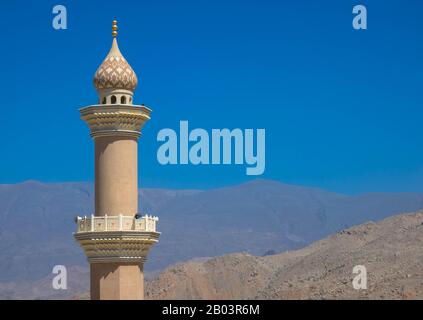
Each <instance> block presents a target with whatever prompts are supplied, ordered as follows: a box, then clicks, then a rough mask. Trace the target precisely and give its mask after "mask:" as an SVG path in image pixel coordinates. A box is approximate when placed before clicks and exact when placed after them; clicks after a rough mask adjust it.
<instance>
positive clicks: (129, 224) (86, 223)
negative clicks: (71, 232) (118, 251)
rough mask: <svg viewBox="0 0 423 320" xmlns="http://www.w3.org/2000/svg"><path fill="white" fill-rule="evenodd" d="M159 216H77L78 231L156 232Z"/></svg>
mask: <svg viewBox="0 0 423 320" xmlns="http://www.w3.org/2000/svg"><path fill="white" fill-rule="evenodd" d="M157 221H159V218H158V217H153V216H150V215H145V216H143V217H141V218H139V219H135V217H133V216H124V215H118V216H108V215H104V216H98V217H96V216H94V215H91V217H87V216H84V217H79V216H78V217H77V222H76V223H77V233H80V232H102V231H144V232H156V224H157Z"/></svg>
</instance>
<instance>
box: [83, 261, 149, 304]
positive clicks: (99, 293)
mask: <svg viewBox="0 0 423 320" xmlns="http://www.w3.org/2000/svg"><path fill="white" fill-rule="evenodd" d="M90 272H91V300H143V299H144V271H143V265H142V264H139V263H121V262H118V263H91V264H90Z"/></svg>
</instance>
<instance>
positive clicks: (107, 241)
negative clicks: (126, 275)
mask: <svg viewBox="0 0 423 320" xmlns="http://www.w3.org/2000/svg"><path fill="white" fill-rule="evenodd" d="M74 236H75V239H76V240H77V241H78V242H79V244H80V245H81V247H82V248H83V249H84V252H85V255H86V256H87V258H88V261H89V262H90V263H92V262H102V263H104V262H137V263H144V262H145V261H146V259H147V255H148V252H149V250H150V247H151V246H152V245H153V244H155V243H157V242H158V239H159V236H160V233H158V232H131V231H108V232H81V233H76V234H75V235H74Z"/></svg>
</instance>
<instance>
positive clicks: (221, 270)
mask: <svg viewBox="0 0 423 320" xmlns="http://www.w3.org/2000/svg"><path fill="white" fill-rule="evenodd" d="M356 265H364V266H365V267H366V269H367V278H368V284H367V290H356V289H354V288H353V285H352V281H353V278H354V277H355V276H356V274H353V268H354V266H356ZM146 298H147V299H423V212H420V213H414V214H405V215H399V216H394V217H391V218H387V219H385V220H383V221H380V222H378V223H374V222H368V223H365V224H362V225H360V226H357V227H352V228H349V229H346V230H343V231H341V232H338V233H336V234H334V235H332V236H329V237H328V238H325V239H323V240H320V241H318V242H315V243H313V244H312V245H310V246H308V247H306V248H303V249H300V250H297V251H289V252H285V253H281V254H277V255H268V256H264V257H258V256H252V255H250V254H247V253H236V254H230V255H225V256H220V257H216V258H212V259H209V260H207V261H200V262H199V261H191V262H186V263H181V264H177V265H175V266H172V267H170V268H168V269H166V270H165V271H164V272H163V273H162V274H160V275H159V276H158V277H157V278H155V279H153V280H151V281H149V282H147V285H146Z"/></svg>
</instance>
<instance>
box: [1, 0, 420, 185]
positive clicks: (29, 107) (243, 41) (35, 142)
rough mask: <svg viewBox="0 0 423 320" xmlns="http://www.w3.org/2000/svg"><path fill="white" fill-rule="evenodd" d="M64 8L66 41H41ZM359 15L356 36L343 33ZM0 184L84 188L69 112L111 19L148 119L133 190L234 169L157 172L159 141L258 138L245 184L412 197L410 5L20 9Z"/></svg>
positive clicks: (231, 180)
mask: <svg viewBox="0 0 423 320" xmlns="http://www.w3.org/2000/svg"><path fill="white" fill-rule="evenodd" d="M56 4H63V5H65V6H66V7H67V9H68V30H63V31H57V30H54V29H53V28H52V26H51V22H52V19H53V14H52V8H53V6H54V5H56ZM356 4H365V5H366V6H367V9H368V30H366V31H356V30H353V28H352V25H351V22H352V18H353V15H352V7H353V5H356ZM2 8H3V10H2V11H3V12H4V13H5V14H4V15H3V16H2V19H0V20H1V22H0V27H1V30H2V49H1V52H0V57H1V59H2V61H3V64H2V67H1V69H2V73H1V77H0V88H1V89H0V90H1V96H2V103H1V116H0V117H1V119H2V121H1V122H2V143H1V149H2V154H1V157H0V183H16V182H20V181H24V180H29V179H31V180H32V179H35V180H41V181H46V182H53V181H92V180H93V144H92V141H91V138H90V137H89V134H88V129H87V127H86V125H85V124H84V123H83V122H82V120H80V118H79V113H78V108H80V107H83V106H87V105H90V104H94V103H96V101H97V96H96V92H95V90H94V88H93V85H92V77H93V74H94V72H95V70H96V69H97V67H98V65H99V64H100V63H101V61H102V60H103V58H104V57H105V55H106V54H107V52H108V50H109V48H110V44H111V36H110V26H111V21H112V20H113V19H115V18H116V19H118V20H119V37H118V40H119V45H120V49H121V51H122V52H123V54H124V55H125V57H126V58H127V60H128V61H129V62H130V63H131V65H132V67H133V68H134V70H135V71H136V72H137V74H138V77H139V78H140V84H139V87H138V89H137V92H136V96H135V102H138V103H145V104H146V105H148V106H149V107H151V108H152V109H153V114H152V116H153V118H152V120H151V121H150V122H149V123H148V124H147V125H146V126H145V128H144V132H143V137H142V138H141V141H140V153H139V154H140V163H139V166H140V185H141V186H148V187H169V188H210V187H216V186H224V185H231V184H237V183H241V182H244V181H248V180H250V179H252V177H248V176H246V175H245V167H243V166H235V165H232V166H223V165H220V166H211V165H209V166H193V165H188V166H182V165H178V166H162V165H160V164H159V163H158V162H157V159H156V153H157V149H158V147H159V145H160V144H159V142H157V140H156V136H157V133H158V131H159V130H161V129H163V128H173V129H175V130H176V129H178V124H179V121H180V120H188V121H189V123H190V126H191V128H197V127H200V128H204V129H207V130H211V129H212V128H242V129H245V128H264V129H266V171H265V173H264V175H263V176H261V178H266V179H274V180H279V181H282V182H286V183H291V184H303V185H311V186H317V187H321V188H325V189H329V190H333V191H338V192H345V193H361V192H369V191H420V192H421V191H423V148H422V146H423V135H422V132H421V130H422V129H421V128H422V126H421V123H422V119H423V97H422V91H423V90H422V80H421V79H422V76H423V59H422V58H423V47H422V35H423V19H421V13H422V9H423V3H422V2H421V1H401V2H398V1H392V0H384V1H375V0H372V1H361V0H355V1H349V0H342V1H339V0H333V1H328V0H323V1H311V0H310V1H305V0H297V1H289V2H288V1H268V0H267V1H262V0H261V1H251V0H242V1H241V0H229V1H201V0H195V1H194V0H193V1H188V0H185V1H184V0H182V1H170V0H168V1H163V0H158V1H130V0H120V1H104V0H103V1H62V2H60V3H58V2H56V1H32V3H30V4H28V1H23V0H17V1H10V2H7V3H5V4H2Z"/></svg>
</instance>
